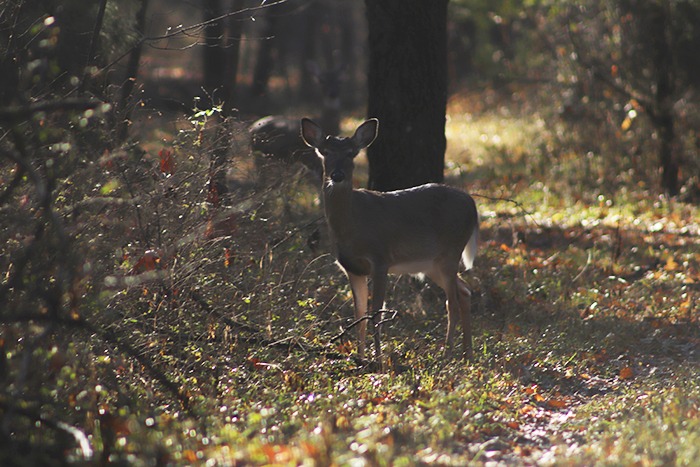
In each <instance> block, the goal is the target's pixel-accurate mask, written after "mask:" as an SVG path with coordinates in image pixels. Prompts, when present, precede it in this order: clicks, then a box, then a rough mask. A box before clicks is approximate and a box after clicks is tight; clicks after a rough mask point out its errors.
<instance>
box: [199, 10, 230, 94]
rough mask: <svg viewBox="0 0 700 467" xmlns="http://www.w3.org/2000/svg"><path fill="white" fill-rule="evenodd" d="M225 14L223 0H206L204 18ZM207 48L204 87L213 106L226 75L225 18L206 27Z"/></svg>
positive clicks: (208, 18) (206, 19)
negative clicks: (216, 93) (215, 96)
mask: <svg viewBox="0 0 700 467" xmlns="http://www.w3.org/2000/svg"><path fill="white" fill-rule="evenodd" d="M222 15H223V8H222V6H221V0H205V1H204V20H205V21H210V20H212V19H214V18H218V17H220V16H222ZM204 34H205V36H206V37H205V44H206V46H205V48H204V54H203V59H204V63H203V68H204V89H205V90H206V92H207V93H208V96H207V99H206V101H208V102H207V103H208V104H209V106H211V105H212V104H215V102H211V101H212V100H214V101H215V99H214V95H213V94H214V92H215V91H217V90H218V91H219V92H222V91H223V87H224V77H225V75H226V52H225V50H224V48H223V38H224V20H223V19H221V20H218V21H214V22H212V23H209V24H207V26H206V28H205V32H204Z"/></svg>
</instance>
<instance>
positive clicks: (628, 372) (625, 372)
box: [620, 366, 634, 379]
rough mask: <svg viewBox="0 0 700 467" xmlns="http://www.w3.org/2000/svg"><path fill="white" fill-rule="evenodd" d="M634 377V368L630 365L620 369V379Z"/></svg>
mask: <svg viewBox="0 0 700 467" xmlns="http://www.w3.org/2000/svg"><path fill="white" fill-rule="evenodd" d="M632 378H634V370H633V369H632V367H629V366H625V367H622V368H621V369H620V379H632Z"/></svg>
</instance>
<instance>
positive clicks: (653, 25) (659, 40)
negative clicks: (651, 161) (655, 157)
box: [648, 4, 680, 196]
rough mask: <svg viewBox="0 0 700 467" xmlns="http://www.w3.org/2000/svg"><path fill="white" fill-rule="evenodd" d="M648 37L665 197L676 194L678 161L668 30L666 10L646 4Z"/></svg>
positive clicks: (661, 5) (654, 120)
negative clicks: (648, 15)
mask: <svg viewBox="0 0 700 467" xmlns="http://www.w3.org/2000/svg"><path fill="white" fill-rule="evenodd" d="M650 8H651V9H650V18H649V22H648V24H649V30H648V32H649V34H650V37H651V43H652V57H653V60H654V66H655V69H656V70H655V71H656V95H655V103H654V107H655V109H654V114H655V115H654V117H653V118H652V121H653V123H654V125H655V126H656V130H657V132H658V135H659V164H660V165H661V188H662V189H663V190H664V191H665V192H666V193H667V194H669V195H671V196H676V195H677V194H678V193H679V189H680V187H679V186H678V185H679V183H678V172H679V170H678V160H677V157H676V154H675V149H676V148H675V139H676V134H675V118H674V112H673V100H674V95H675V89H674V87H675V76H674V67H673V51H672V50H671V45H670V44H669V40H668V36H667V35H668V34H669V28H671V21H670V13H669V11H668V10H667V8H668V6H667V5H663V4H658V5H657V4H650Z"/></svg>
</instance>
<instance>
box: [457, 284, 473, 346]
mask: <svg viewBox="0 0 700 467" xmlns="http://www.w3.org/2000/svg"><path fill="white" fill-rule="evenodd" d="M457 288H458V291H459V308H460V311H461V314H462V339H463V340H462V348H463V351H464V358H466V359H469V358H471V357H472V292H471V290H469V287H468V286H467V283H466V282H464V280H462V278H461V277H459V276H457Z"/></svg>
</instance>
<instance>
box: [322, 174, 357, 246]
mask: <svg viewBox="0 0 700 467" xmlns="http://www.w3.org/2000/svg"><path fill="white" fill-rule="evenodd" d="M352 192H353V189H352V185H351V183H344V184H340V185H339V184H334V185H325V186H324V187H323V199H324V207H325V211H326V221H327V222H328V226H329V228H330V230H331V233H332V235H333V236H334V237H335V238H336V240H337V241H339V242H340V241H343V239H347V238H349V237H351V236H352V235H353V232H354V230H353V227H352Z"/></svg>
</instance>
